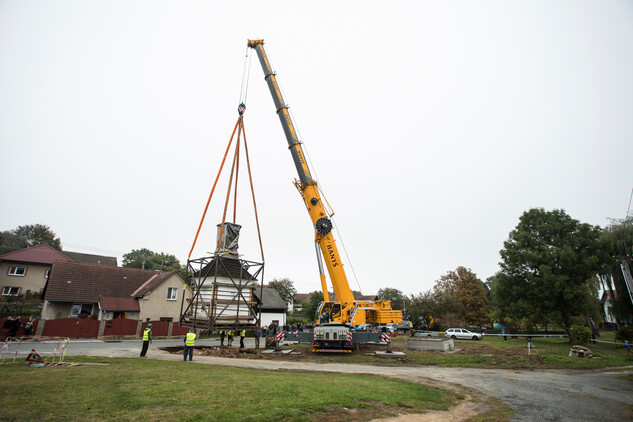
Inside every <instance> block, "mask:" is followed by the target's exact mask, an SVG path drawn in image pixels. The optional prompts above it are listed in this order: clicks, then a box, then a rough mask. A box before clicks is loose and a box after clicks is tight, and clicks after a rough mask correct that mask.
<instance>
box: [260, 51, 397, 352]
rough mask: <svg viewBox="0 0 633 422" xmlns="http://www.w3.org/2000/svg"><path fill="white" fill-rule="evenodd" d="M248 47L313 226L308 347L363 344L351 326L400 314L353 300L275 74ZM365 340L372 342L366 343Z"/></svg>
mask: <svg viewBox="0 0 633 422" xmlns="http://www.w3.org/2000/svg"><path fill="white" fill-rule="evenodd" d="M248 47H250V48H253V49H254V50H255V51H256V52H257V56H258V58H259V61H260V63H261V65H262V69H263V71H264V78H265V80H266V82H267V83H268V88H269V89H270V93H271V94H272V97H273V101H274V103H275V109H276V110H277V115H278V116H279V120H280V121H281V126H282V127H283V130H284V133H285V135H286V140H287V141H288V148H289V150H290V154H291V155H292V159H293V161H294V163H295V167H296V169H297V173H298V174H299V180H295V186H296V187H297V190H298V191H299V193H300V195H301V197H302V199H303V202H304V203H305V206H306V208H307V209H308V213H309V215H310V219H311V220H312V223H313V225H314V232H315V247H316V253H317V262H318V264H319V273H320V278H321V288H322V290H323V298H324V301H323V302H322V303H321V304H320V305H319V307H318V310H317V314H316V318H315V321H316V323H317V324H318V327H315V330H314V341H313V345H314V346H315V350H321V349H338V350H343V349H351V348H352V346H353V343H356V342H359V341H362V340H358V341H357V339H355V338H354V337H358V339H361V338H362V339H365V338H367V336H360V335H357V336H355V334H354V333H355V331H354V330H353V327H354V326H357V325H360V324H374V325H377V324H387V323H394V324H397V323H400V322H402V313H401V312H400V311H394V310H392V309H391V303H390V302H389V301H361V300H355V299H354V295H353V293H352V290H351V289H350V287H349V283H348V281H347V276H346V275H345V270H344V269H343V264H342V262H341V258H340V256H339V253H338V248H337V247H336V242H335V240H334V236H333V234H332V221H331V220H330V218H331V217H332V213H331V212H327V210H326V207H325V205H324V203H323V200H322V198H321V194H320V190H319V187H318V184H317V182H316V180H315V179H314V178H313V176H312V173H311V172H310V168H309V166H308V163H307V161H306V158H305V156H304V154H303V150H302V148H301V141H300V140H299V138H298V136H297V133H296V131H295V125H294V124H293V121H292V118H291V116H290V113H289V111H288V106H286V103H285V102H284V99H283V96H282V94H281V90H280V89H279V85H278V84H277V79H276V74H275V73H274V72H273V70H272V68H271V66H270V62H269V61H268V57H267V55H266V51H265V50H264V40H249V41H248ZM321 254H322V255H323V256H324V257H325V265H326V267H327V271H328V274H329V276H330V281H331V283H332V288H333V289H334V294H335V295H336V300H335V301H330V300H329V297H328V289H327V284H326V280H325V274H324V272H323V265H322V258H321ZM366 341H373V340H372V339H368V340H366Z"/></svg>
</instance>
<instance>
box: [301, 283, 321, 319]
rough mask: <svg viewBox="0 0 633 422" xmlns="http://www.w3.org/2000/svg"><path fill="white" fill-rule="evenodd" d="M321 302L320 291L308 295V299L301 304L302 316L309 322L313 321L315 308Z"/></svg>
mask: <svg viewBox="0 0 633 422" xmlns="http://www.w3.org/2000/svg"><path fill="white" fill-rule="evenodd" d="M321 302H323V292H322V291H320V290H317V291H314V292H312V293H310V298H309V299H308V300H307V301H306V302H305V303H304V304H303V311H301V312H302V313H303V315H304V316H305V317H306V318H308V320H310V321H314V317H315V316H316V311H317V308H318V307H319V304H320V303H321Z"/></svg>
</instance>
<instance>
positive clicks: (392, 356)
mask: <svg viewBox="0 0 633 422" xmlns="http://www.w3.org/2000/svg"><path fill="white" fill-rule="evenodd" d="M376 357H378V358H386V359H406V357H407V355H405V354H404V353H402V352H382V351H381V352H376Z"/></svg>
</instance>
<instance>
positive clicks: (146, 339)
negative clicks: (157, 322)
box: [140, 324, 152, 358]
mask: <svg viewBox="0 0 633 422" xmlns="http://www.w3.org/2000/svg"><path fill="white" fill-rule="evenodd" d="M151 342H152V324H147V328H146V329H145V331H143V348H142V349H141V356H140V357H142V358H147V356H145V354H147V348H148V347H149V344H150V343H151Z"/></svg>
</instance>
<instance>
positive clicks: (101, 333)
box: [97, 319, 106, 338]
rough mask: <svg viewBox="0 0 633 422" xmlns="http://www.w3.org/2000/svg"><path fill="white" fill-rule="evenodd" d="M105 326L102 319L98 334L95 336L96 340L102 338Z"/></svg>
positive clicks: (104, 321)
mask: <svg viewBox="0 0 633 422" xmlns="http://www.w3.org/2000/svg"><path fill="white" fill-rule="evenodd" d="M105 325H106V320H105V319H102V320H100V321H99V333H98V334H97V338H103V334H104V333H105Z"/></svg>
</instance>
